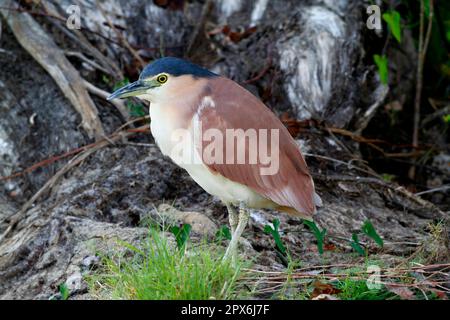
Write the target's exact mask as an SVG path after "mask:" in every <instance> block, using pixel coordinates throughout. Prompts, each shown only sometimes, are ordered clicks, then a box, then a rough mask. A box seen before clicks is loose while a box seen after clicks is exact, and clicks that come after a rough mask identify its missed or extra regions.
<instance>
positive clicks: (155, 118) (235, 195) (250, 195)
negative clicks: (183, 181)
mask: <svg viewBox="0 0 450 320" xmlns="http://www.w3.org/2000/svg"><path fill="white" fill-rule="evenodd" d="M177 117H178V115H177V112H176V111H174V110H171V109H170V108H166V107H164V106H162V105H158V104H152V105H151V107H150V118H151V125H150V126H151V131H152V134H153V137H154V138H155V141H156V143H157V145H158V147H159V148H160V149H161V152H162V153H163V154H164V155H166V156H168V157H170V158H171V159H172V160H173V161H174V162H175V163H176V164H177V165H178V166H180V167H182V168H184V169H185V170H186V171H187V172H188V173H189V175H190V176H191V177H192V178H193V179H194V181H195V182H196V183H198V184H199V185H200V186H201V187H202V188H203V189H204V190H205V191H206V192H208V193H210V194H212V195H214V196H216V197H218V198H220V199H221V200H222V201H224V202H226V203H235V204H237V203H240V202H244V203H246V204H247V205H248V206H250V207H264V206H266V207H267V205H268V204H267V199H265V198H263V197H261V196H260V195H259V194H257V193H256V192H255V191H253V190H252V189H250V188H248V187H247V186H245V185H243V184H240V183H237V182H234V181H231V180H229V179H227V178H225V177H223V176H222V175H220V174H216V173H213V172H212V171H211V170H209V169H208V167H207V166H206V165H205V164H203V163H202V161H201V157H200V155H199V153H198V150H197V148H195V145H194V141H195V139H194V134H196V130H195V127H196V125H197V124H196V123H195V122H196V121H198V119H197V118H196V117H195V116H194V117H193V118H191V119H189V120H188V122H187V123H186V120H183V119H179V118H177ZM183 131H184V132H185V133H186V139H184V140H183V141H181V140H180V139H179V137H180V133H181V132H183ZM197 141H198V140H197ZM181 153H182V154H181ZM186 160H190V161H186Z"/></svg>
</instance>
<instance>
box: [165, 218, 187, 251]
mask: <svg viewBox="0 0 450 320" xmlns="http://www.w3.org/2000/svg"><path fill="white" fill-rule="evenodd" d="M191 229H192V227H191V225H190V224H187V223H186V224H183V225H182V226H181V228H180V227H177V226H173V227H171V228H170V232H172V234H173V235H174V236H175V240H176V241H177V247H178V249H180V250H181V249H183V248H184V246H185V245H186V242H187V240H188V239H189V234H190V232H191Z"/></svg>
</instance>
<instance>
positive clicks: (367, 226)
mask: <svg viewBox="0 0 450 320" xmlns="http://www.w3.org/2000/svg"><path fill="white" fill-rule="evenodd" d="M362 232H364V234H366V235H367V236H368V237H370V238H372V239H373V240H374V241H375V242H376V244H377V245H378V246H380V247H383V245H384V243H383V239H381V237H380V236H379V235H378V233H377V231H376V230H375V227H374V226H373V224H372V223H371V222H370V221H369V220H366V221H365V222H364V224H363V226H362Z"/></svg>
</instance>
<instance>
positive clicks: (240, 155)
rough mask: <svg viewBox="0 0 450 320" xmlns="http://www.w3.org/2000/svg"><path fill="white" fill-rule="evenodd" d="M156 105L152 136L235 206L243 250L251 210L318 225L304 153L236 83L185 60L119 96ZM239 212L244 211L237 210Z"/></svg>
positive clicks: (155, 70)
mask: <svg viewBox="0 0 450 320" xmlns="http://www.w3.org/2000/svg"><path fill="white" fill-rule="evenodd" d="M132 96H135V97H139V98H141V99H143V100H147V101H149V102H150V103H151V105H150V118H151V125H150V127H151V132H152V134H153V136H154V138H155V141H156V143H157V144H158V146H159V148H160V149H161V151H162V153H163V154H164V155H167V156H169V157H170V158H171V159H172V160H173V161H174V162H175V163H176V164H177V165H179V166H180V167H182V168H184V169H185V170H186V171H187V172H188V173H189V175H190V176H191V177H192V178H193V179H194V180H195V182H197V183H198V184H199V185H200V186H201V187H202V188H203V189H204V190H205V191H207V192H208V193H210V194H212V195H214V196H216V197H218V198H219V199H220V200H221V201H222V202H223V203H224V204H225V205H226V207H227V210H228V213H229V221H230V226H231V232H232V239H231V241H230V243H229V246H228V248H227V250H226V253H225V256H224V259H228V258H229V257H232V258H233V260H234V258H235V256H236V253H237V245H238V240H239V238H240V236H241V234H242V232H243V231H244V229H245V227H246V225H247V222H248V219H249V213H248V210H247V208H259V209H261V208H266V209H274V210H278V211H283V212H286V213H288V214H290V215H293V216H297V217H301V218H304V219H308V220H311V217H312V215H313V214H314V213H315V211H316V205H320V203H321V200H320V197H319V196H318V195H317V194H316V193H315V191H314V182H313V180H312V178H311V176H310V174H309V171H308V167H307V165H306V163H305V160H304V159H303V156H302V154H301V152H300V148H299V146H298V145H297V143H296V142H295V140H294V139H293V138H292V137H291V135H290V134H289V132H288V130H287V129H286V128H285V126H284V125H283V124H282V123H281V121H280V120H279V119H278V118H277V117H276V116H275V114H273V113H272V111H271V110H270V109H269V108H267V107H266V106H265V105H264V104H263V103H262V102H261V101H260V100H259V99H258V98H256V97H255V96H254V95H253V94H251V93H250V92H249V91H247V90H246V89H244V88H243V87H241V86H240V85H238V84H237V83H236V82H234V81H232V80H230V79H227V78H225V77H222V76H219V75H217V74H215V73H213V72H211V71H208V70H206V69H203V68H201V67H199V66H197V65H195V64H192V63H190V62H188V61H185V60H182V59H178V58H171V57H168V58H162V59H159V60H156V61H154V62H152V63H151V64H149V65H148V66H147V67H146V68H145V69H144V70H143V71H142V73H141V74H140V77H139V80H137V81H136V82H133V83H130V84H128V85H126V86H124V87H122V88H120V89H118V90H117V91H115V92H114V93H113V94H111V96H109V97H108V100H111V99H114V98H125V97H132ZM236 206H238V207H239V214H237V213H236V211H235V207H236Z"/></svg>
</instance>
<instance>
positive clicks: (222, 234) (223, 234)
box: [216, 226, 231, 241]
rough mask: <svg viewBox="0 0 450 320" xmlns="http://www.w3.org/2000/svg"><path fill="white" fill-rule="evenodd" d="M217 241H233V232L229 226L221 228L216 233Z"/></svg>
mask: <svg viewBox="0 0 450 320" xmlns="http://www.w3.org/2000/svg"><path fill="white" fill-rule="evenodd" d="M216 239H217V241H222V240H231V232H230V229H229V228H228V227H227V226H221V227H220V228H219V230H217V232H216Z"/></svg>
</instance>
